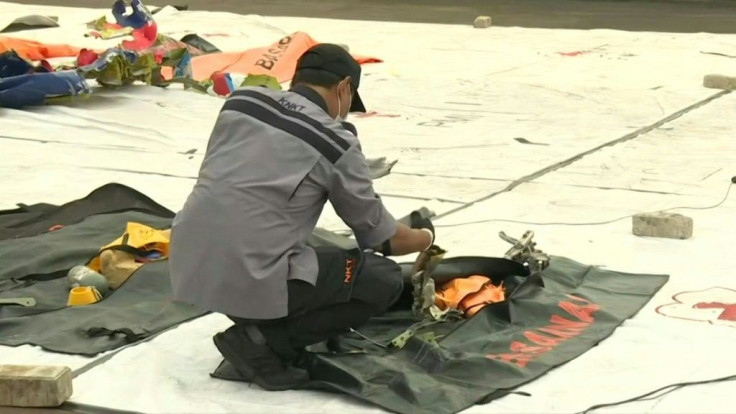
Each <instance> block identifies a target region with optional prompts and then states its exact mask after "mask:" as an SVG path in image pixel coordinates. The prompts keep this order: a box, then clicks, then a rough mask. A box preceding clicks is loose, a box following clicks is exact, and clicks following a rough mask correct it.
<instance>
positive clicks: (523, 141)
mask: <svg viewBox="0 0 736 414" xmlns="http://www.w3.org/2000/svg"><path fill="white" fill-rule="evenodd" d="M514 141H516V142H519V143H521V144H529V145H549V144H545V143H543V142H531V141H529V140H528V139H526V138H524V137H517V138H514Z"/></svg>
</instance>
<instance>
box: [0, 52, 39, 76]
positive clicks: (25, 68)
mask: <svg viewBox="0 0 736 414" xmlns="http://www.w3.org/2000/svg"><path fill="white" fill-rule="evenodd" d="M31 71H33V65H31V64H30V63H29V62H28V61H27V60H25V59H23V58H21V57H20V56H18V54H17V53H16V52H15V50H11V51H8V52H5V53H2V54H0V79H2V78H9V77H11V76H18V75H25V74H26V73H28V72H31Z"/></svg>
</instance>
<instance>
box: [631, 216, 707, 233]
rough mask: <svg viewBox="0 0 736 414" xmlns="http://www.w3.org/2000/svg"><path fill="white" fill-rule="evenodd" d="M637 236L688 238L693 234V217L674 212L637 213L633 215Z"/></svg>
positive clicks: (634, 230)
mask: <svg viewBox="0 0 736 414" xmlns="http://www.w3.org/2000/svg"><path fill="white" fill-rule="evenodd" d="M632 224H633V232H634V234H635V235H637V236H644V237H663V238H668V239H689V238H690V237H692V235H693V219H691V218H690V217H687V216H683V215H682V214H674V213H639V214H636V215H634V217H633V223H632Z"/></svg>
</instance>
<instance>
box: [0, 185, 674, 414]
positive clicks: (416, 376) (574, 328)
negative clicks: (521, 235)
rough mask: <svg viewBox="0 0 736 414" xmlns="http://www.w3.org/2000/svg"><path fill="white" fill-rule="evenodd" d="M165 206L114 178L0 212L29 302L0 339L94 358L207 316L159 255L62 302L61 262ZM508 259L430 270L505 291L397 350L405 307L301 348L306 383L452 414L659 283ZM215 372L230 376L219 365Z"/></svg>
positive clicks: (563, 262)
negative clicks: (118, 281) (82, 302)
mask: <svg viewBox="0 0 736 414" xmlns="http://www.w3.org/2000/svg"><path fill="white" fill-rule="evenodd" d="M172 216H173V213H172V212H170V211H169V210H167V209H165V208H163V207H161V206H160V205H158V204H156V203H155V202H153V201H152V200H151V199H149V198H148V197H146V196H144V195H143V194H141V193H138V192H136V191H134V190H132V189H129V188H127V187H124V186H120V185H108V186H104V187H101V188H100V189H97V190H95V192H93V193H92V194H90V196H88V197H87V198H85V199H82V200H77V201H75V202H72V203H69V204H66V205H64V206H61V207H58V206H53V205H48V204H36V205H33V206H20V208H19V209H16V210H12V211H5V212H0V232H1V233H0V263H2V265H1V266H0V297H20V296H33V297H35V298H36V300H37V301H38V305H37V306H36V307H35V308H21V307H17V306H0V344H4V345H11V346H13V345H20V344H36V345H40V346H42V347H44V348H46V349H49V350H53V351H58V352H67V353H76V354H85V355H94V354H96V353H99V352H102V351H106V350H111V349H115V348H118V347H120V346H122V345H125V344H127V343H129V342H132V341H136V340H139V339H143V338H145V337H147V336H150V335H153V334H155V333H157V332H161V331H162V330H164V329H166V328H168V327H171V326H175V325H176V324H179V323H181V322H184V321H186V320H190V319H192V318H196V317H197V316H200V315H202V314H204V312H202V311H200V310H197V309H194V308H192V307H190V306H188V305H184V304H181V303H177V302H174V301H172V300H171V288H170V284H169V275H168V265H167V262H166V261H163V262H157V263H151V264H147V265H144V266H142V267H141V268H140V269H139V270H138V271H137V272H136V273H135V274H133V276H132V277H131V278H130V279H129V280H128V281H127V282H126V283H125V284H124V285H122V287H121V288H120V289H118V290H117V291H116V292H114V293H113V294H112V295H111V296H109V297H108V298H106V299H105V300H103V301H102V302H99V303H97V304H94V305H90V306H85V307H74V308H67V307H65V301H66V292H67V291H66V286H65V283H66V281H65V280H64V276H65V275H66V271H67V270H68V269H69V268H71V267H72V266H74V265H76V264H81V263H84V262H86V260H88V259H89V258H90V257H91V256H92V255H94V254H95V253H96V252H97V251H98V249H99V248H100V246H102V245H104V244H106V243H108V242H110V241H111V240H114V239H115V238H117V237H119V235H120V234H122V232H123V230H124V229H125V224H126V223H127V222H128V221H138V222H141V223H143V224H147V225H150V226H152V227H155V228H166V227H168V226H169V225H170V221H171V217H172ZM59 226H62V227H59ZM51 229H55V230H54V231H50V230H51ZM312 242H313V243H315V244H320V245H325V244H327V245H336V244H341V243H342V244H346V245H347V244H350V243H352V242H351V241H350V240H349V239H346V238H344V237H341V236H338V235H335V234H334V233H330V232H325V231H322V232H316V233H315V234H313V239H312ZM518 269H519V267H518V266H515V265H511V264H509V263H508V262H507V261H504V260H501V259H495V258H492V257H459V258H458V257H456V258H452V259H447V260H446V261H444V262H443V263H441V264H440V266H439V267H438V275H439V274H442V277H443V278H444V277H451V276H452V275H451V273H453V272H456V273H458V276H464V275H470V274H481V275H485V276H488V277H490V278H491V279H493V281H494V282H495V283H500V282H501V281H503V282H504V284H505V286H507V289H508V290H507V292H508V300H506V301H505V302H501V303H497V304H493V305H489V306H487V307H485V308H484V309H483V310H481V311H480V312H479V313H478V314H476V316H475V317H473V318H472V319H469V320H462V321H453V322H446V323H438V324H434V325H431V326H429V327H426V328H423V329H420V330H418V331H417V332H416V334H415V335H414V336H413V337H412V338H411V339H410V340H409V341H408V342H407V343H406V346H405V347H403V348H402V349H395V348H385V347H382V346H380V345H381V344H387V343H388V342H389V341H390V340H391V339H393V338H394V337H396V336H397V335H399V334H400V333H402V332H403V331H405V330H406V329H407V328H409V327H410V326H412V325H413V324H415V323H416V322H417V320H416V319H415V318H413V317H412V316H411V312H410V311H409V310H408V309H407V310H397V311H393V312H390V313H388V314H386V315H383V316H381V317H378V318H373V319H372V320H371V321H369V322H368V323H367V324H366V325H364V326H361V327H359V328H358V329H359V334H348V335H345V336H344V337H343V338H341V339H340V340H339V341H338V342H339V344H338V345H339V349H340V351H339V352H338V353H334V352H332V351H328V350H327V349H326V347H325V346H324V345H323V344H317V345H315V346H313V347H310V351H311V353H310V354H308V357H307V358H305V359H304V361H303V363H304V366H305V367H306V368H308V369H309V371H310V375H311V378H312V382H311V384H310V388H312V389H320V390H328V391H333V392H341V393H346V394H349V395H352V396H354V397H356V398H358V399H361V400H363V401H366V402H369V403H372V404H375V405H378V406H380V407H383V408H385V409H388V410H390V411H394V412H400V413H414V412H429V413H455V412H458V411H461V410H463V409H465V408H468V407H470V406H472V405H474V404H477V403H480V402H487V401H490V400H492V399H494V398H497V397H499V396H501V395H504V393H505V392H506V391H508V390H512V389H514V388H516V387H518V386H519V385H521V384H524V383H526V382H529V381H531V380H533V379H534V378H536V377H538V376H540V375H542V374H544V373H545V372H547V371H549V370H550V369H552V368H553V367H555V366H558V365H560V364H563V363H565V362H567V361H569V360H571V359H573V358H576V357H578V356H580V355H582V354H583V353H585V352H586V351H587V350H589V349H590V348H591V347H593V346H594V345H595V344H597V343H598V342H600V341H601V340H603V339H605V338H606V337H608V336H609V335H611V334H612V333H613V331H614V330H615V329H616V327H618V326H619V325H620V324H621V323H623V322H624V321H625V320H626V319H628V318H630V317H632V316H633V315H634V314H636V313H637V312H638V311H639V309H641V307H643V306H644V305H645V304H646V303H647V302H648V301H649V300H650V299H651V297H652V296H653V295H654V294H655V293H656V292H657V291H658V290H659V288H660V287H661V286H662V285H663V284H664V283H666V281H667V279H668V277H667V276H665V275H642V274H626V273H618V272H613V271H608V270H602V269H598V268H595V267H591V266H586V265H583V264H581V263H577V262H575V261H572V260H570V259H567V258H563V257H553V258H552V262H551V265H550V267H549V268H548V269H546V270H545V271H544V272H542V273H541V274H535V275H532V276H525V275H518V273H523V272H521V271H519V270H518ZM366 338H368V339H366ZM213 376H217V377H221V378H228V379H237V373H235V372H234V371H233V370H232V367H229V366H228V365H227V364H223V365H221V366H220V367H218V369H217V370H216V371H215V373H214V374H213Z"/></svg>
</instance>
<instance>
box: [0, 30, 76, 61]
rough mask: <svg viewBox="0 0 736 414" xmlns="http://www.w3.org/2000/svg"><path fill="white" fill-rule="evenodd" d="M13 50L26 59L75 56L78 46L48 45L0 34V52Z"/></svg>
mask: <svg viewBox="0 0 736 414" xmlns="http://www.w3.org/2000/svg"><path fill="white" fill-rule="evenodd" d="M10 50H15V51H16V53H18V56H20V57H22V58H24V59H28V60H42V59H52V58H58V57H76V56H77V55H78V54H79V52H80V50H82V49H80V48H77V47H74V46H71V45H64V44H59V45H49V44H45V43H40V42H36V41H35V40H25V39H17V38H14V37H5V36H0V53H5V52H8V51H10Z"/></svg>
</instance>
